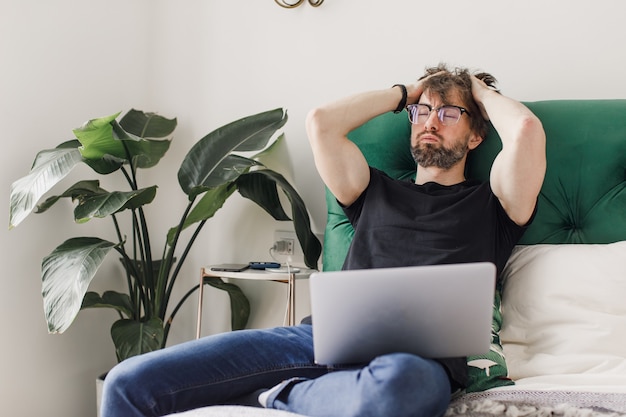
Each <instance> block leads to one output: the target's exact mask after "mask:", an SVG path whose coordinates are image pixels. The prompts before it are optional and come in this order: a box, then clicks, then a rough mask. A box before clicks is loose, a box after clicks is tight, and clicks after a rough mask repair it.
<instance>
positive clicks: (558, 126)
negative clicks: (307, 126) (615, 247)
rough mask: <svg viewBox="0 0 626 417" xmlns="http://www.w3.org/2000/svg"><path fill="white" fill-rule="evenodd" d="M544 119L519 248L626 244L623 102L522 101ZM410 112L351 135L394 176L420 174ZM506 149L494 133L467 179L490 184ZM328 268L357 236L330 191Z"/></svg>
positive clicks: (475, 157)
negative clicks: (533, 197)
mask: <svg viewBox="0 0 626 417" xmlns="http://www.w3.org/2000/svg"><path fill="white" fill-rule="evenodd" d="M524 104H525V105H526V106H528V107H529V108H530V109H531V110H532V111H533V112H534V113H535V114H536V115H537V116H538V117H539V118H540V119H541V121H542V123H543V127H544V129H545V131H546V135H547V145H546V152H547V158H548V168H547V172H546V178H545V180H544V184H543V187H542V190H541V194H540V197H539V207H538V211H537V216H536V217H535V220H534V222H533V224H532V225H531V226H530V227H529V229H528V230H527V231H526V233H525V235H524V237H523V238H522V240H521V241H520V244H537V243H552V244H555V243H612V242H616V241H620V240H626V100H555V101H538V102H529V103H524ZM410 128H411V127H410V124H409V121H408V119H407V116H406V113H405V112H401V113H399V114H393V113H386V114H383V115H382V116H379V117H377V118H375V119H373V120H371V121H369V122H368V123H366V124H365V125H363V126H361V127H360V128H358V129H356V130H354V131H353V132H351V134H350V139H351V140H352V141H353V142H355V143H356V144H357V145H358V146H359V148H360V149H361V151H362V152H363V154H364V155H365V158H366V159H367V161H368V162H369V164H370V165H372V166H373V167H376V168H378V169H381V170H382V171H385V172H386V173H387V174H388V175H390V176H392V177H395V178H409V177H411V176H413V175H414V174H415V162H414V161H413V158H412V157H411V153H410V150H409V134H410ZM500 148H501V142H500V138H499V136H498V134H497V133H496V132H495V130H493V129H491V131H490V133H489V135H488V136H487V139H486V140H485V141H484V142H483V143H482V144H481V145H480V146H479V147H478V148H477V149H476V150H475V151H473V152H472V153H471V154H470V157H469V161H468V173H467V177H468V178H477V179H480V180H488V178H489V171H490V169H491V164H492V162H493V159H494V158H495V156H496V154H497V153H498V151H499V150H500ZM326 204H327V208H328V221H327V224H326V231H325V235H324V257H323V269H324V270H327V271H332V270H338V269H341V266H342V265H343V261H344V259H345V256H346V253H347V251H348V246H349V245H350V241H351V240H352V235H353V233H354V231H353V230H352V226H351V225H350V223H349V222H348V220H347V219H346V217H345V215H344V214H343V211H342V210H341V208H340V207H339V206H338V204H337V202H336V200H335V198H334V196H333V195H332V194H331V193H330V192H329V191H328V190H327V191H326Z"/></svg>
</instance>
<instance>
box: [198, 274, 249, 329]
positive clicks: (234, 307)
mask: <svg viewBox="0 0 626 417" xmlns="http://www.w3.org/2000/svg"><path fill="white" fill-rule="evenodd" d="M207 283H208V284H209V285H210V286H212V287H215V288H218V289H220V290H222V291H226V292H227V293H228V296H229V297H230V312H231V316H230V325H231V327H232V329H233V330H241V329H245V327H246V324H248V319H249V318H250V302H249V301H248V298H247V297H246V295H245V294H244V293H243V291H241V288H239V287H238V286H236V285H235V284H231V283H228V282H224V281H223V280H222V279H221V278H211V279H209V280H207Z"/></svg>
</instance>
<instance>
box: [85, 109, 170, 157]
mask: <svg viewBox="0 0 626 417" xmlns="http://www.w3.org/2000/svg"><path fill="white" fill-rule="evenodd" d="M118 115H119V113H116V114H114V115H111V116H107V117H100V118H96V119H91V120H89V121H88V122H86V123H85V124H83V125H82V126H81V127H79V128H77V129H74V134H75V135H76V138H77V139H78V140H79V141H80V143H81V145H82V146H81V147H80V148H79V149H80V152H81V155H82V156H83V158H85V159H86V160H101V159H105V158H111V157H112V158H113V159H114V160H116V159H117V160H123V161H126V162H127V163H128V162H130V161H132V162H133V164H134V166H136V167H138V168H149V167H152V166H154V165H156V164H157V163H158V162H159V161H160V160H161V158H162V157H163V155H165V153H166V152H167V150H168V149H169V146H170V140H169V139H164V140H153V139H143V138H141V137H139V136H136V135H133V134H132V133H129V132H126V131H125V130H124V129H123V128H122V127H121V126H120V124H119V123H118V122H117V121H116V120H115V118H116V117H117V116H118Z"/></svg>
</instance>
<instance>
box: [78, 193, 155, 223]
mask: <svg viewBox="0 0 626 417" xmlns="http://www.w3.org/2000/svg"><path fill="white" fill-rule="evenodd" d="M156 188H157V187H156V185H153V186H152V187H148V188H142V189H141V190H134V191H112V192H110V193H109V192H107V193H100V194H92V195H84V196H81V197H80V202H79V204H78V205H77V206H76V208H75V209H74V219H75V220H76V222H77V223H84V222H86V221H89V220H90V219H92V218H94V217H98V218H101V219H102V218H105V217H107V216H109V215H111V214H114V213H117V212H119V211H122V210H125V209H127V208H137V207H140V206H142V205H144V204H149V203H150V202H152V200H154V197H155V195H156Z"/></svg>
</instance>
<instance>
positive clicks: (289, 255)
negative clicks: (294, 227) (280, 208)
mask: <svg viewBox="0 0 626 417" xmlns="http://www.w3.org/2000/svg"><path fill="white" fill-rule="evenodd" d="M273 246H274V251H273V253H274V254H275V255H278V256H279V259H280V260H281V261H282V262H295V263H298V262H299V263H303V262H304V253H303V252H302V248H301V247H300V243H299V242H298V237H297V236H296V232H291V231H281V230H277V231H275V232H274V245H273Z"/></svg>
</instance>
